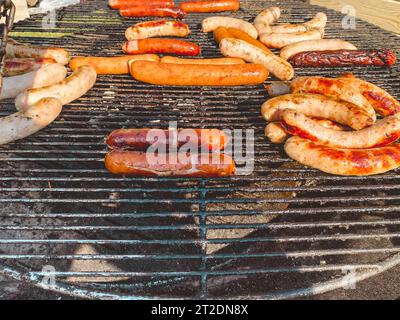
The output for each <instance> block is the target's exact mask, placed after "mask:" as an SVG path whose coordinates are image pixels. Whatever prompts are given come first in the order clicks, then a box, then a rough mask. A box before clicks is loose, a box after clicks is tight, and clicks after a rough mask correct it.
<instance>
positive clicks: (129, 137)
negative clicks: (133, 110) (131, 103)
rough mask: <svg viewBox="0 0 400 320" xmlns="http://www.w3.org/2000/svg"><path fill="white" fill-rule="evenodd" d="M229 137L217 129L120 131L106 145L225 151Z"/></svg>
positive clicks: (111, 146)
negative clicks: (185, 147) (182, 147)
mask: <svg viewBox="0 0 400 320" xmlns="http://www.w3.org/2000/svg"><path fill="white" fill-rule="evenodd" d="M228 141H229V137H228V136H226V135H225V134H224V132H223V131H221V130H217V129H179V130H162V129H118V130H114V131H113V132H111V133H110V134H109V135H108V137H107V138H106V143H107V145H108V147H109V148H111V149H133V150H146V149H147V148H148V147H150V146H151V145H155V144H157V145H161V146H167V145H169V144H170V143H173V144H175V145H176V146H177V147H181V146H182V145H184V144H188V145H193V146H198V147H204V148H206V150H210V151H212V150H223V149H224V148H225V146H226V144H227V143H228Z"/></svg>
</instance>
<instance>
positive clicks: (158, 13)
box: [119, 5, 185, 19]
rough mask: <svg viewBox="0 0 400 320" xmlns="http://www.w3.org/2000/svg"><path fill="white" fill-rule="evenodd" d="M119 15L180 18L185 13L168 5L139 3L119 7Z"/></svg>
mask: <svg viewBox="0 0 400 320" xmlns="http://www.w3.org/2000/svg"><path fill="white" fill-rule="evenodd" d="M119 14H120V15H121V17H171V18H175V19H182V18H183V17H184V16H185V13H184V12H183V11H182V10H181V9H179V8H171V7H169V6H152V5H140V6H135V7H127V8H121V9H119Z"/></svg>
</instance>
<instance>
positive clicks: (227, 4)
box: [180, 0, 240, 13]
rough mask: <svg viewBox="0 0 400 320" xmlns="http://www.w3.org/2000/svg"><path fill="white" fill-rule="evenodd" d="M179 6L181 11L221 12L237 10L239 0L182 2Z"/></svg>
mask: <svg viewBox="0 0 400 320" xmlns="http://www.w3.org/2000/svg"><path fill="white" fill-rule="evenodd" d="M180 8H181V9H182V11H183V12H186V13H188V12H222V11H237V10H239V8H240V1H239V0H206V1H192V2H182V3H181V4H180Z"/></svg>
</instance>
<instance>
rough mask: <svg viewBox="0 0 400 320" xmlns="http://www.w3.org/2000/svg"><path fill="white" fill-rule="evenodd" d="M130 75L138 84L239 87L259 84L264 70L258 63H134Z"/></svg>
mask: <svg viewBox="0 0 400 320" xmlns="http://www.w3.org/2000/svg"><path fill="white" fill-rule="evenodd" d="M130 71H131V75H132V76H133V77H134V78H135V79H136V80H138V81H143V82H146V83H151V84H157V85H171V86H240V85H254V84H259V83H263V82H264V81H265V80H266V79H267V78H268V71H267V70H266V69H265V68H264V67H263V66H262V65H260V64H249V63H245V64H238V65H196V64H172V63H157V62H150V61H135V62H133V63H132V64H130Z"/></svg>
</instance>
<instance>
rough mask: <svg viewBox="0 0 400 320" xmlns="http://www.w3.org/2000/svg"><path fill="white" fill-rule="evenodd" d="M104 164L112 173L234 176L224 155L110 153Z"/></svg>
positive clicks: (231, 160)
mask: <svg viewBox="0 0 400 320" xmlns="http://www.w3.org/2000/svg"><path fill="white" fill-rule="evenodd" d="M104 164H105V166H106V168H107V170H108V171H110V172H111V173H114V174H125V175H139V176H156V177H226V176H230V175H233V174H235V171H236V168H235V163H234V161H233V159H232V158H231V157H230V156H228V155H226V154H214V153H206V154H197V155H196V156H192V155H186V154H183V155H180V154H178V155H177V157H176V158H174V159H171V158H170V156H169V154H158V156H157V155H154V156H153V155H151V154H148V153H146V152H137V151H123V150H113V151H111V152H109V153H107V155H106V157H105V159H104Z"/></svg>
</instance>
